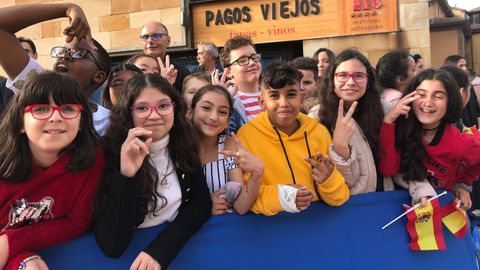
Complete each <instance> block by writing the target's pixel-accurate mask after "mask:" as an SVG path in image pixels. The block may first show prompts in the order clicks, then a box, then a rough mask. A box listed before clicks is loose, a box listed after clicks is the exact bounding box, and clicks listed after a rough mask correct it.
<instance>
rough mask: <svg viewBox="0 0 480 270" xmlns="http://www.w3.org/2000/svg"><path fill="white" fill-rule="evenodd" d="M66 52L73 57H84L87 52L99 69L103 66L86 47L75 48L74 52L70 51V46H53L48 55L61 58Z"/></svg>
mask: <svg viewBox="0 0 480 270" xmlns="http://www.w3.org/2000/svg"><path fill="white" fill-rule="evenodd" d="M66 53H69V54H70V57H72V58H73V59H84V58H85V57H86V56H87V54H90V55H91V56H92V59H93V62H95V64H96V65H97V67H98V68H99V69H100V70H103V68H102V67H101V66H100V64H99V63H98V60H97V58H96V57H95V55H94V54H93V53H92V52H91V51H90V50H89V49H87V48H77V49H76V50H75V52H73V53H72V49H71V48H68V47H64V46H55V47H53V48H52V50H51V51H50V56H51V57H53V58H61V57H64V56H65V54H66Z"/></svg>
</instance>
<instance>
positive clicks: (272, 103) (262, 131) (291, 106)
mask: <svg viewBox="0 0 480 270" xmlns="http://www.w3.org/2000/svg"><path fill="white" fill-rule="evenodd" d="M301 78H302V75H301V73H300V72H298V71H297V70H296V69H295V68H293V67H291V66H289V65H288V64H287V63H285V62H278V63H274V64H271V65H269V66H268V67H267V68H266V69H265V70H263V71H262V73H261V75H260V88H261V96H260V104H261V105H262V107H263V108H264V109H265V112H262V113H260V114H259V115H257V117H255V118H254V119H252V120H251V121H250V122H248V123H247V124H245V125H244V126H243V127H242V128H240V130H239V131H238V134H237V136H238V137H239V139H240V141H241V142H242V144H243V145H244V146H245V147H246V148H248V150H250V151H251V152H252V153H253V154H254V155H256V156H257V157H259V158H260V159H261V160H262V161H263V162H264V164H265V172H264V175H263V179H262V184H261V186H260V191H259V194H258V197H257V200H256V201H255V203H254V204H253V206H252V209H251V210H252V211H253V212H254V213H257V214H264V215H275V214H277V213H278V212H280V211H288V212H292V213H295V212H299V211H301V210H304V209H306V208H307V207H308V206H310V203H311V202H312V201H317V200H319V199H321V200H323V201H324V202H325V203H327V204H328V205H331V206H340V205H342V204H343V203H345V202H346V201H347V200H348V198H349V197H350V193H349V190H348V186H347V185H346V184H345V180H344V179H343V176H342V175H341V174H340V172H339V171H337V169H336V168H335V165H334V164H333V163H332V162H330V160H329V159H328V157H327V156H325V155H326V154H327V153H328V147H329V146H330V144H331V143H332V138H331V136H330V133H329V132H328V130H327V129H326V128H325V127H324V126H323V125H322V124H320V123H318V122H317V121H316V120H314V119H312V118H310V117H308V116H306V115H304V114H302V113H300V108H301V105H302V102H303V98H302V96H301V95H300V80H301ZM238 154H239V152H237V155H238ZM237 160H241V159H237Z"/></svg>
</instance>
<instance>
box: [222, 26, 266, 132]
mask: <svg viewBox="0 0 480 270" xmlns="http://www.w3.org/2000/svg"><path fill="white" fill-rule="evenodd" d="M260 60H261V57H260V54H258V53H257V51H256V50H255V45H254V44H253V42H252V40H251V39H250V38H249V37H245V36H237V37H234V38H231V39H229V40H227V41H226V42H225V45H224V47H223V49H222V51H221V53H220V61H221V63H222V66H223V67H224V69H225V72H226V75H227V76H228V77H229V78H230V79H232V80H233V82H234V85H235V87H236V88H237V93H236V94H235V96H234V97H233V107H234V109H235V110H234V113H233V114H232V117H231V119H230V123H229V125H228V133H227V134H229V133H230V132H237V130H238V129H239V128H240V127H241V126H242V125H243V124H245V123H246V122H248V121H249V120H251V119H253V118H254V117H255V116H257V114H259V113H260V112H262V111H263V109H262V107H261V106H260V103H259V101H258V100H259V98H260V91H259V88H258V78H259V77H260V73H261V71H262V64H261V62H260Z"/></svg>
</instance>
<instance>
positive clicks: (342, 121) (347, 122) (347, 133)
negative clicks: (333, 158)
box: [333, 99, 358, 159]
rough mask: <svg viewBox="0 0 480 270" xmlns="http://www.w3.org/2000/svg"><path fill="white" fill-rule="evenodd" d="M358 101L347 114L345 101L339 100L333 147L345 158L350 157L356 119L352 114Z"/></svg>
mask: <svg viewBox="0 0 480 270" xmlns="http://www.w3.org/2000/svg"><path fill="white" fill-rule="evenodd" d="M357 105H358V102H357V101H354V102H353V103H352V105H351V106H350V108H349V109H348V112H347V114H346V115H343V114H344V109H343V106H344V101H343V99H340V101H339V102H338V116H337V122H336V123H335V131H334V132H333V149H334V150H335V152H336V153H337V154H338V155H340V156H341V157H343V158H344V159H349V158H350V147H349V146H348V145H349V144H350V140H351V139H352V136H353V134H354V133H355V121H354V120H353V118H352V116H353V113H354V112H355V108H357Z"/></svg>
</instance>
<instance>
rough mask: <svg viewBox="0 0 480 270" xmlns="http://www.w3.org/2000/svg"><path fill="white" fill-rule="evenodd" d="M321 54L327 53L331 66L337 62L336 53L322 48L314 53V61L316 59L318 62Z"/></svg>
mask: <svg viewBox="0 0 480 270" xmlns="http://www.w3.org/2000/svg"><path fill="white" fill-rule="evenodd" d="M321 52H325V53H326V54H327V56H328V62H329V63H330V64H333V62H334V61H335V53H333V52H332V51H331V50H330V49H327V48H320V49H318V50H316V51H315V52H314V53H313V59H315V60H316V61H317V62H318V55H319V54H320V53H321Z"/></svg>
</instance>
